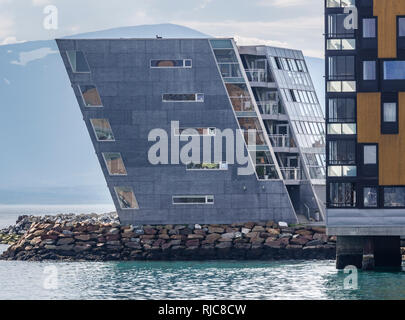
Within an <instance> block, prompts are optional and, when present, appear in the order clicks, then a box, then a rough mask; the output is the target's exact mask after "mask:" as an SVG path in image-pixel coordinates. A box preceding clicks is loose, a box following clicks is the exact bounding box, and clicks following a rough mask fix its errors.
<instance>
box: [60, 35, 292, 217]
mask: <svg viewBox="0 0 405 320" xmlns="http://www.w3.org/2000/svg"><path fill="white" fill-rule="evenodd" d="M57 43H58V46H59V49H60V53H61V57H62V59H63V62H64V64H65V66H66V70H67V72H68V75H69V78H70V81H71V83H72V87H73V90H74V93H75V95H76V97H77V100H78V102H79V105H80V108H81V111H82V113H83V117H84V121H85V123H86V126H87V128H88V131H89V134H90V137H91V139H92V142H93V145H94V148H95V151H96V153H97V156H98V158H99V162H100V165H101V167H102V170H103V173H104V175H105V177H106V180H107V185H108V187H109V189H110V192H111V196H112V199H113V201H114V203H115V206H116V208H117V211H118V213H119V216H120V219H121V222H122V223H123V224H163V223H164V224H190V223H211V224H214V223H234V222H247V221H267V220H274V221H286V222H288V223H296V222H297V217H296V214H295V212H294V208H293V206H292V203H291V200H290V198H289V195H288V192H287V189H286V186H285V184H284V183H283V181H282V180H268V181H259V180H258V179H257V176H256V175H255V174H253V175H249V176H241V175H238V173H237V169H238V167H239V166H238V165H229V167H228V170H218V171H191V170H186V166H185V165H184V164H179V165H172V164H167V165H152V164H151V163H150V162H149V161H148V150H149V148H150V147H151V146H152V145H153V144H154V143H155V142H149V141H148V135H149V133H150V131H151V130H153V129H156V128H161V129H164V130H166V131H167V132H168V133H170V132H171V122H172V121H178V122H179V123H180V127H187V128H188V127H189V128H195V127H197V128H201V127H202V128H205V127H215V128H217V129H220V130H224V129H232V130H238V129H239V127H238V122H237V120H236V118H235V116H234V112H233V109H232V106H231V104H230V102H229V98H228V96H227V92H226V89H225V86H224V83H223V81H222V79H221V75H220V73H219V71H218V67H217V64H216V62H215V58H214V55H213V53H212V50H211V47H210V44H209V40H208V39H198V40H197V39H170V40H169V39H160V40H156V39H139V40H138V39H101V40H57ZM71 50H74V51H81V52H83V53H84V56H85V57H86V59H87V62H88V65H89V67H90V71H91V72H90V73H74V72H73V71H72V68H71V65H70V62H69V60H68V58H67V54H66V51H71ZM151 59H191V60H192V68H178V69H174V68H173V69H170V68H156V69H154V68H150V60H151ZM78 85H95V86H96V88H97V90H98V92H99V95H100V98H101V101H102V105H103V107H102V108H89V107H86V106H85V105H84V103H83V98H82V95H81V93H80V91H79V88H78ZM165 93H179V94H180V93H203V94H204V95H205V99H204V102H203V103H195V102H186V103H184V102H182V103H174V102H173V103H172V102H171V103H167V102H162V95H163V94H165ZM90 119H108V121H109V123H110V125H111V128H112V131H113V133H114V136H115V141H113V142H110V141H103V142H99V141H97V139H96V137H95V134H94V131H93V127H92V125H91V124H90ZM183 144H184V143H183ZM245 151H246V152H247V148H246V149H245ZM103 152H120V153H121V156H122V160H123V163H124V165H125V168H126V171H127V175H126V176H110V175H109V172H108V170H107V168H106V164H105V161H104V159H103V156H102V153H103ZM224 153H225V152H224ZM114 187H131V188H132V190H133V192H134V195H135V197H136V200H137V202H138V204H139V209H136V210H132V209H129V210H128V209H121V207H120V204H119V202H118V200H117V195H116V193H115V191H114ZM187 195H189V196H197V195H202V196H205V195H212V196H214V203H213V204H205V205H202V204H201V205H189V204H188V205H174V204H173V203H172V197H173V196H187Z"/></svg>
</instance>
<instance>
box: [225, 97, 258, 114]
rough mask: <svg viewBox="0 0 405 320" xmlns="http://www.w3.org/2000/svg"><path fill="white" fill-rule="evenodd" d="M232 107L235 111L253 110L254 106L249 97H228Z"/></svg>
mask: <svg viewBox="0 0 405 320" xmlns="http://www.w3.org/2000/svg"><path fill="white" fill-rule="evenodd" d="M230 98H231V102H232V105H233V109H234V110H235V111H236V112H254V111H255V107H254V105H253V103H252V100H251V99H250V97H244V96H241V97H230Z"/></svg>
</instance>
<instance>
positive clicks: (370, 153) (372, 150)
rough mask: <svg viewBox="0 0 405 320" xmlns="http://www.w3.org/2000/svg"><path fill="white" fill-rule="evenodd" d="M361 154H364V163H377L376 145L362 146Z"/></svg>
mask: <svg viewBox="0 0 405 320" xmlns="http://www.w3.org/2000/svg"><path fill="white" fill-rule="evenodd" d="M363 154H364V164H365V165H370V164H371V165H375V164H377V146H376V145H366V146H364V147H363Z"/></svg>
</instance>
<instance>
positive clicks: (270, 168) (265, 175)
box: [256, 164, 279, 180]
mask: <svg viewBox="0 0 405 320" xmlns="http://www.w3.org/2000/svg"><path fill="white" fill-rule="evenodd" d="M256 172H257V176H258V177H259V179H260V180H274V179H279V177H278V173H277V169H276V166H275V165H274V164H258V165H256Z"/></svg>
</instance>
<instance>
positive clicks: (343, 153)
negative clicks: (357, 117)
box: [329, 140, 356, 165]
mask: <svg viewBox="0 0 405 320" xmlns="http://www.w3.org/2000/svg"><path fill="white" fill-rule="evenodd" d="M355 163H356V141H354V140H332V141H329V164H331V165H339V164H341V165H350V164H355Z"/></svg>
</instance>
